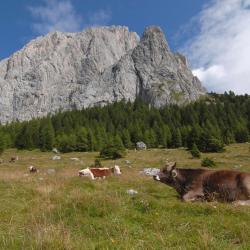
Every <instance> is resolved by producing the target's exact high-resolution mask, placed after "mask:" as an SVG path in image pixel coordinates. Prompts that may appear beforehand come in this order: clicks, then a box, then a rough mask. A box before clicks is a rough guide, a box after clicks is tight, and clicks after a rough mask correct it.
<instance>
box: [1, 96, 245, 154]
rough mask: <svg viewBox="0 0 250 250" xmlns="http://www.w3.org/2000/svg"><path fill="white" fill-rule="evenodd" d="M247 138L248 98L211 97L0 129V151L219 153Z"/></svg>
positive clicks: (77, 113) (121, 105)
mask: <svg viewBox="0 0 250 250" xmlns="http://www.w3.org/2000/svg"><path fill="white" fill-rule="evenodd" d="M249 134H250V96H249V95H240V96H238V95H235V94H234V93H233V92H229V93H224V94H215V93H210V94H208V95H207V96H206V97H204V98H202V99H201V100H199V101H196V102H193V103H190V104H188V105H185V106H177V105H168V106H165V107H161V108H155V107H152V106H151V105H149V104H147V103H145V102H143V101H142V100H140V99H137V100H135V102H133V103H132V102H129V101H128V102H126V101H120V102H115V103H112V104H108V105H107V106H104V107H99V106H98V107H97V106H96V107H91V108H85V109H82V110H73V111H67V112H58V113H57V114H55V115H48V116H47V117H44V118H37V119H33V120H31V121H26V122H18V121H17V122H12V123H10V124H7V125H0V151H1V152H2V151H3V150H4V149H5V148H11V147H15V148H18V149H28V150H32V149H36V148H39V149H40V150H42V151H48V150H51V149H52V148H53V147H57V148H58V149H59V150H60V151H61V152H72V151H81V152H84V151H100V152H105V150H106V149H107V148H119V149H121V151H122V150H123V149H124V148H128V149H132V148H134V147H135V143H136V142H138V141H143V142H145V143H146V145H147V147H148V148H157V147H164V148H178V147H187V148H188V149H191V148H192V147H197V148H198V149H199V150H200V151H202V152H217V151H220V150H222V149H223V146H224V145H225V144H230V143H234V142H238V143H242V142H247V141H249Z"/></svg>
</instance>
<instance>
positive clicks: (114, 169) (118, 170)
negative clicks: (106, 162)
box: [112, 165, 122, 175]
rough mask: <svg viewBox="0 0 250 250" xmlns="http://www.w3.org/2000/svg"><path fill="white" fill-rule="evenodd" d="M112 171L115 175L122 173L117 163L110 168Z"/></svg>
mask: <svg viewBox="0 0 250 250" xmlns="http://www.w3.org/2000/svg"><path fill="white" fill-rule="evenodd" d="M112 172H113V173H114V174H115V175H120V174H122V172H121V169H120V167H119V166H118V165H115V166H114V167H113V168H112Z"/></svg>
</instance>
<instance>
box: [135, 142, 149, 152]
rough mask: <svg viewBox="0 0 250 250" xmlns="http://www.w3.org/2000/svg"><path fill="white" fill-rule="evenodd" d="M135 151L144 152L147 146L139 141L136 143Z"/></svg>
mask: <svg viewBox="0 0 250 250" xmlns="http://www.w3.org/2000/svg"><path fill="white" fill-rule="evenodd" d="M136 149H137V150H146V149H147V145H146V144H145V143H144V142H142V141H139V142H137V143H136Z"/></svg>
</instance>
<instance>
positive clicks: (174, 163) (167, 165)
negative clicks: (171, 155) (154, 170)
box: [166, 162, 176, 171]
mask: <svg viewBox="0 0 250 250" xmlns="http://www.w3.org/2000/svg"><path fill="white" fill-rule="evenodd" d="M166 167H167V170H168V171H172V170H173V169H174V168H175V167H176V162H168V163H167V164H166Z"/></svg>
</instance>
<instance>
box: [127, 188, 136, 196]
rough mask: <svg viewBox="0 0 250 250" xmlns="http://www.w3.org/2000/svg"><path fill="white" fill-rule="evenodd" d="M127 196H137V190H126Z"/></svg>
mask: <svg viewBox="0 0 250 250" xmlns="http://www.w3.org/2000/svg"><path fill="white" fill-rule="evenodd" d="M127 194H130V195H135V194H138V191H137V190H134V189H128V190H127Z"/></svg>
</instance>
